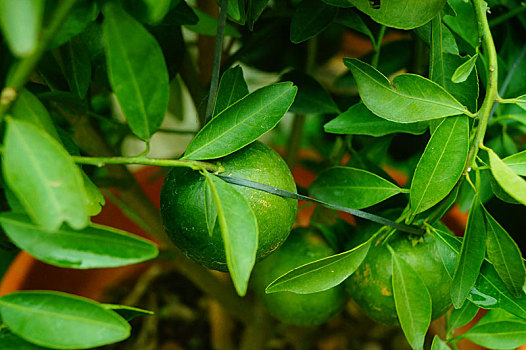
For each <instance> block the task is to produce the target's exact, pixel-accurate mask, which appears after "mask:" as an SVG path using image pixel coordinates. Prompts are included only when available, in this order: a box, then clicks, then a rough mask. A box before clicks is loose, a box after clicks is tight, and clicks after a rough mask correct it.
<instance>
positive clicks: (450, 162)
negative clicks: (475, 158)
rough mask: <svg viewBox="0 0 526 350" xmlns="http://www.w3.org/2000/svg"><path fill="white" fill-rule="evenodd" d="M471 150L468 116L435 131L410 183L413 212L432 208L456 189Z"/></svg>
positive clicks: (443, 123)
mask: <svg viewBox="0 0 526 350" xmlns="http://www.w3.org/2000/svg"><path fill="white" fill-rule="evenodd" d="M468 147H469V121H468V117H467V116H465V115H461V116H457V117H451V118H446V119H444V120H443V121H441V123H440V124H439V126H438V127H437V128H436V130H435V132H434V133H433V135H431V139H430V140H429V142H428V144H427V146H426V149H425V151H424V154H422V157H421V158H420V161H419V162H418V165H417V166H416V170H415V173H414V175H413V180H412V181H411V193H410V200H411V210H412V211H413V213H415V214H418V213H421V212H423V211H424V210H426V209H429V208H431V207H432V206H434V205H435V204H437V203H438V202H440V201H441V200H442V199H444V197H446V196H447V194H448V193H449V192H451V190H452V189H453V187H454V186H455V184H456V183H457V181H458V179H459V178H460V176H461V175H462V171H463V170H464V165H465V164H466V159H467V157H468Z"/></svg>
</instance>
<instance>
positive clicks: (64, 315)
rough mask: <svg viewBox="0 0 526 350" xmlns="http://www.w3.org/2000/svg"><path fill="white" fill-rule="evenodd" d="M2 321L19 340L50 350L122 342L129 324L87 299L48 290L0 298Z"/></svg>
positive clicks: (85, 347) (127, 332) (128, 330)
mask: <svg viewBox="0 0 526 350" xmlns="http://www.w3.org/2000/svg"><path fill="white" fill-rule="evenodd" d="M0 314H1V316H2V321H3V322H4V323H5V324H6V325H7V327H8V328H9V329H10V330H11V331H12V332H13V333H15V334H16V335H18V336H19V337H21V338H23V339H25V340H27V341H29V342H31V343H35V344H38V345H41V346H45V347H50V348H53V349H88V348H93V347H97V346H101V345H106V344H111V343H115V342H118V341H121V340H124V339H126V338H128V337H129V335H130V325H129V324H128V323H127V322H126V321H125V320H124V319H123V318H122V317H120V316H119V315H117V314H116V313H115V312H113V311H111V310H106V309H104V307H102V306H101V305H100V304H98V303H95V302H93V301H91V300H89V299H85V298H81V297H77V296H73V295H70V294H65V293H59V292H49V291H27V292H15V293H11V294H8V295H4V296H3V297H1V298H0Z"/></svg>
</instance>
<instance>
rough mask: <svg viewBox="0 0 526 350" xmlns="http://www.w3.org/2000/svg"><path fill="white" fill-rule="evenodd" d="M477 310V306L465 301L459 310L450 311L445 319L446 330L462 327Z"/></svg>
mask: <svg viewBox="0 0 526 350" xmlns="http://www.w3.org/2000/svg"><path fill="white" fill-rule="evenodd" d="M478 310H479V308H478V306H477V305H475V304H473V303H472V302H470V301H467V302H465V303H464V305H462V307H461V308H460V309H452V310H451V313H450V315H449V317H448V319H447V328H448V329H455V328H459V327H462V326H463V325H465V324H466V323H468V322H469V321H471V320H472V319H473V317H475V315H476V314H477V312H478Z"/></svg>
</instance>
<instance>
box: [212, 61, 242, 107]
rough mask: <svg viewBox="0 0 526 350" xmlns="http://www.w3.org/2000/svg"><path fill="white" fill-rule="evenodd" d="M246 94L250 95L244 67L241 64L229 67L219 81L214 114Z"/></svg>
mask: <svg viewBox="0 0 526 350" xmlns="http://www.w3.org/2000/svg"><path fill="white" fill-rule="evenodd" d="M246 95H248V87H247V83H246V82H245V78H244V77H243V69H242V68H241V67H240V66H235V67H232V68H230V69H228V70H227V71H226V72H224V73H223V75H222V76H221V81H220V82H219V88H218V89H217V98H216V104H215V106H214V113H213V116H216V115H218V114H219V113H221V112H222V111H224V110H225V109H227V108H228V107H230V106H231V105H233V104H234V103H236V102H237V101H239V100H240V99H242V98H243V97H245V96H246Z"/></svg>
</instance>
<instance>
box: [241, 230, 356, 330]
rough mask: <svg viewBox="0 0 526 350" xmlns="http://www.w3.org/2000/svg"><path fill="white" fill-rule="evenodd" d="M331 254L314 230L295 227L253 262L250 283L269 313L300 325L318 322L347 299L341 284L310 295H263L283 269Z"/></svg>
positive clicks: (310, 324)
mask: <svg viewBox="0 0 526 350" xmlns="http://www.w3.org/2000/svg"><path fill="white" fill-rule="evenodd" d="M333 254H335V252H334V251H333V250H332V249H331V248H330V247H329V245H328V244H327V242H326V241H325V240H324V238H323V237H322V236H320V235H319V234H318V233H317V232H316V231H314V230H312V229H307V228H296V229H294V230H292V232H291V234H290V236H289V238H288V239H287V241H286V242H285V243H284V244H283V245H282V246H281V247H280V248H279V249H278V250H276V252H274V253H272V254H271V255H270V256H269V257H267V258H266V259H264V260H263V261H261V262H260V263H258V264H256V266H255V267H254V271H253V273H252V279H251V286H252V288H253V290H254V292H255V293H256V295H257V296H258V297H259V298H260V300H261V301H262V303H263V304H264V305H265V307H266V308H267V310H268V311H269V313H270V314H271V315H273V316H274V317H276V318H278V319H280V320H281V321H283V322H285V323H289V324H294V325H302V326H307V325H309V326H313V325H319V324H322V323H324V322H326V321H327V320H329V319H330V318H332V317H333V316H335V315H336V314H337V313H338V312H340V311H341V310H342V309H343V307H344V305H345V302H346V301H347V296H346V294H345V289H344V288H343V285H339V286H336V287H334V288H331V289H328V290H326V291H323V292H318V293H313V294H296V293H292V292H277V293H271V294H266V293H265V288H266V287H267V286H268V285H269V283H271V282H272V281H274V280H275V279H276V278H278V277H280V276H281V275H283V274H285V273H286V272H288V271H290V270H292V269H294V268H296V267H298V266H301V265H304V264H306V263H309V262H312V261H314V260H318V259H322V258H325V257H327V256H330V255H333Z"/></svg>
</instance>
